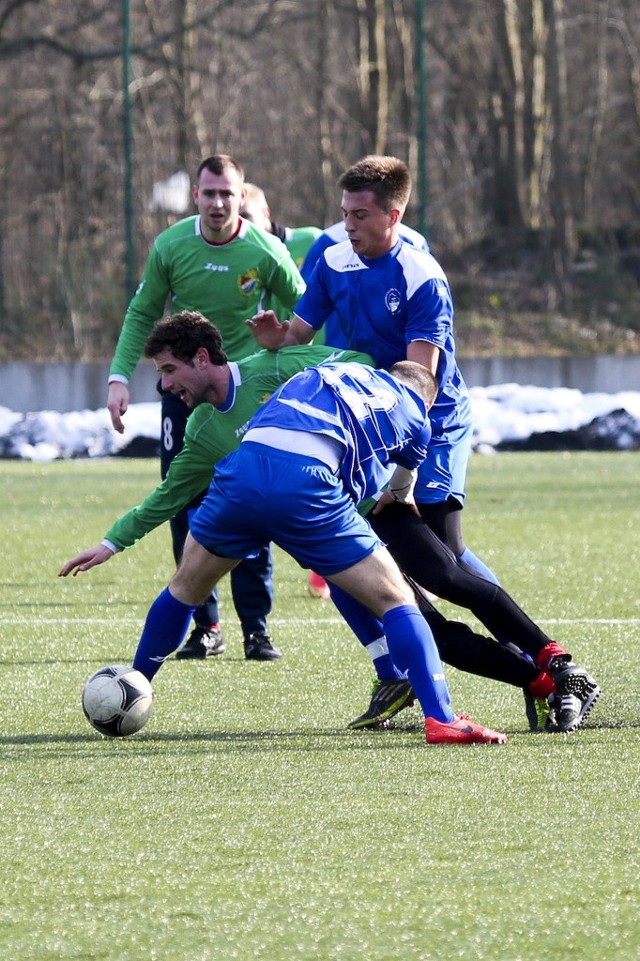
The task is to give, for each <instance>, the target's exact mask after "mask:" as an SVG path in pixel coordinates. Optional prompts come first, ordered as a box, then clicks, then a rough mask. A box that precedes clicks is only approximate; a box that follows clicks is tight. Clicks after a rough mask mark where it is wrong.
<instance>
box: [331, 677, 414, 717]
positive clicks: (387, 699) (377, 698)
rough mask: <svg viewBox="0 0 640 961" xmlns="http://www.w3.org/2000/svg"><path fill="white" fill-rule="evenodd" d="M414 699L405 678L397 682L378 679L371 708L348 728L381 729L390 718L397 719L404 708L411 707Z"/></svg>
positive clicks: (374, 683)
mask: <svg viewBox="0 0 640 961" xmlns="http://www.w3.org/2000/svg"><path fill="white" fill-rule="evenodd" d="M414 698H415V694H414V693H413V688H412V687H411V684H410V683H409V681H407V680H405V679H404V678H401V679H400V680H397V681H380V680H379V679H378V678H376V679H375V681H374V682H373V687H372V689H371V701H370V703H369V707H368V708H367V710H366V711H365V712H364V714H361V715H360V717H357V718H356V719H355V721H351V722H350V723H349V724H348V725H347V727H350V728H353V729H354V730H360V729H361V728H366V727H376V728H380V729H381V728H382V726H383V724H385V722H386V721H388V720H389V718H391V717H395V715H396V714H397V713H398V712H399V711H402V710H403V708H405V707H411V705H412V704H413V702H414Z"/></svg>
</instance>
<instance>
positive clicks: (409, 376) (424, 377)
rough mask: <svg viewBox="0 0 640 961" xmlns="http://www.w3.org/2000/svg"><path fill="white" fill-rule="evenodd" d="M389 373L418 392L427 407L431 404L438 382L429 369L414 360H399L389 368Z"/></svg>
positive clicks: (435, 394) (436, 391) (434, 397)
mask: <svg viewBox="0 0 640 961" xmlns="http://www.w3.org/2000/svg"><path fill="white" fill-rule="evenodd" d="M389 373H390V374H391V376H392V377H395V379H396V380H399V381H400V382H401V383H402V384H406V386H407V387H410V388H411V390H413V391H414V392H415V393H416V394H419V395H420V397H422V399H423V400H424V402H425V404H426V405H427V407H428V408H430V407H432V406H433V402H434V401H435V399H436V396H437V393H438V383H437V381H436V379H435V377H434V376H433V374H432V373H431V371H430V370H428V369H427V368H426V367H424V366H423V365H422V364H417V363H416V362H415V361H414V360H399V361H398V362H397V364H394V365H393V366H392V367H390V368H389Z"/></svg>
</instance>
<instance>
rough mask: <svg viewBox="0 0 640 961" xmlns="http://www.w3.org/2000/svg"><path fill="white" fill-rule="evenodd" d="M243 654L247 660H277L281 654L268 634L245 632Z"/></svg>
mask: <svg viewBox="0 0 640 961" xmlns="http://www.w3.org/2000/svg"><path fill="white" fill-rule="evenodd" d="M244 656H245V660H247V661H277V660H278V658H279V657H282V654H281V653H280V651H279V650H278V648H277V647H274V646H273V641H272V640H271V638H270V637H269V635H268V634H247V636H246V637H245V639H244Z"/></svg>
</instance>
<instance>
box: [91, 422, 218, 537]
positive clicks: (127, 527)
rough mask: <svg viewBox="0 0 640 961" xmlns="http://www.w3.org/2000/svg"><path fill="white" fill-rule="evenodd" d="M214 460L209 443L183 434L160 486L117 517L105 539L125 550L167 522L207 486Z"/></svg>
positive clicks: (215, 458) (209, 481)
mask: <svg viewBox="0 0 640 961" xmlns="http://www.w3.org/2000/svg"><path fill="white" fill-rule="evenodd" d="M216 460H217V457H216V455H215V454H214V453H212V450H211V445H210V444H206V443H201V442H199V441H198V440H194V439H193V438H190V437H189V436H188V435H187V434H185V445H184V447H183V448H182V450H181V451H180V453H179V454H178V455H177V457H175V458H174V459H173V460H172V462H171V466H170V467H169V470H168V472H167V476H166V477H165V479H164V480H163V481H162V483H161V484H158V486H157V487H156V489H155V490H154V491H152V492H151V494H149V495H148V497H145V499H144V500H143V501H142V503H140V504H138V506H137V507H134V508H132V510H130V511H128V512H127V513H126V514H123V515H122V517H120V518H118V520H117V521H116V522H115V524H113V525H112V526H111V527H110V528H109V530H108V531H107V533H106V534H105V540H108V541H111V543H112V544H115V546H116V547H117V548H118V549H119V550H124V549H125V548H126V547H131V546H132V545H133V544H135V542H136V541H138V540H140V538H141V537H144V535H145V534H148V533H149V531H152V530H154V528H156V527H159V526H160V524H163V523H164V522H165V521H168V520H169V519H170V518H171V517H173V516H174V515H175V514H177V513H178V511H179V510H181V509H182V508H183V507H186V505H187V504H188V503H189V502H190V501H192V500H193V498H194V497H196V496H197V495H198V494H200V493H201V492H202V491H204V490H206V489H207V488H208V487H209V484H210V483H211V478H212V477H213V468H214V464H215V461H216Z"/></svg>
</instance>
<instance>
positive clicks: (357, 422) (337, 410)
mask: <svg viewBox="0 0 640 961" xmlns="http://www.w3.org/2000/svg"><path fill="white" fill-rule="evenodd" d="M435 390H436V388H435V382H434V379H433V377H432V376H431V375H430V374H429V373H428V372H427V371H425V369H424V368H423V367H421V366H420V365H418V364H414V363H411V362H410V361H403V362H401V363H399V364H397V365H395V366H394V367H393V368H392V370H391V372H389V373H387V372H386V371H374V370H372V369H370V368H367V367H363V366H360V365H352V364H342V365H325V366H323V367H316V368H310V369H309V370H307V371H305V372H303V373H301V374H298V375H296V376H295V377H293V378H292V379H291V380H290V381H288V382H287V383H286V384H284V385H283V386H282V387H281V388H279V390H278V391H277V392H276V393H275V394H274V395H273V397H271V398H270V399H269V400H268V401H267V402H266V403H265V404H264V405H263V407H262V408H261V409H260V410H259V411H258V413H257V414H256V415H255V416H254V417H253V418H252V420H251V422H250V425H249V430H248V431H247V433H246V434H245V436H244V438H243V440H242V443H241V444H240V446H239V448H238V450H237V451H236V452H235V453H233V454H230V455H229V456H227V457H225V458H224V459H223V460H222V461H220V462H219V464H218V465H217V469H216V474H215V477H214V479H213V481H212V483H211V487H210V488H209V491H208V493H207V495H206V497H205V499H204V501H203V503H202V505H201V507H200V508H199V509H198V511H197V512H196V514H195V515H194V517H193V519H192V522H191V533H190V535H189V537H188V539H187V542H186V544H185V549H184V553H183V557H182V561H181V564H180V566H179V568H178V570H177V572H176V574H175V575H174V577H173V579H172V581H171V583H170V585H169V587H168V588H165V590H164V591H163V592H162V593H161V594H160V596H159V597H158V598H157V599H156V601H155V602H154V603H153V605H152V606H151V609H150V611H149V614H148V616H147V620H146V623H145V627H144V630H143V633H142V637H141V639H140V643H139V646H138V650H137V652H136V656H135V659H134V667H135V668H136V669H137V670H139V671H141V672H142V673H143V674H145V676H147V677H148V678H149V679H151V678H152V677H153V676H154V674H155V673H156V671H157V670H158V669H159V667H160V666H161V664H162V663H163V661H164V660H165V659H166V658H167V657H168V656H169V655H170V654H171V653H172V652H173V651H174V650H176V648H177V647H178V646H179V645H180V643H181V642H182V640H183V638H184V636H185V634H186V631H187V628H188V626H189V623H190V618H191V615H192V613H193V610H194V608H195V607H196V606H197V605H198V604H199V603H200V602H201V600H202V598H203V597H206V596H207V594H208V592H209V591H210V590H211V589H212V588H213V587H214V586H215V585H216V584H217V582H218V581H219V580H220V578H221V577H222V576H223V575H224V574H226V573H227V572H228V571H230V570H232V569H233V567H235V566H236V564H238V563H239V562H240V561H241V560H242V559H243V558H245V557H248V556H251V555H252V554H254V553H255V552H256V551H258V550H259V549H260V548H261V547H262V546H263V545H264V544H266V543H268V542H269V541H271V540H273V541H274V542H275V543H276V544H278V545H279V546H280V547H281V548H282V549H283V550H285V551H287V553H289V554H290V555H291V556H292V557H293V558H294V559H295V560H297V561H298V563H299V564H300V565H301V566H303V567H307V568H312V569H313V570H315V571H317V572H318V573H319V574H321V575H322V576H323V577H325V578H326V579H327V580H329V581H330V582H331V583H333V584H336V585H338V587H340V588H341V589H342V590H344V591H346V592H347V593H348V594H349V595H351V596H352V597H354V598H356V600H358V601H360V602H361V603H362V604H365V605H366V606H367V607H369V608H370V609H371V611H372V612H373V613H374V614H375V615H376V616H377V617H379V618H380V619H381V620H382V623H383V625H384V631H385V636H386V638H387V643H388V646H389V652H390V654H391V656H392V658H393V661H394V663H395V664H396V665H397V666H398V668H399V669H400V670H401V671H406V672H407V676H408V678H409V680H410V682H411V685H412V688H413V690H414V691H415V694H416V697H417V698H418V701H419V702H420V705H421V707H422V709H423V711H424V714H425V735H426V740H427V743H428V744H431V743H466V744H473V743H504V742H505V741H506V740H507V738H506V735H504V734H500V733H498V732H496V731H492V730H490V729H488V728H485V727H482V726H481V725H478V724H474V723H473V722H472V721H471V720H470V719H468V718H465V717H460V716H457V715H456V714H455V713H454V711H453V710H452V707H451V700H450V696H449V691H448V688H447V684H446V681H445V677H444V670H443V666H442V662H441V660H440V656H439V654H438V651H437V648H436V645H435V642H434V639H433V635H432V633H431V631H430V629H429V627H428V626H427V623H426V621H425V620H424V618H423V617H422V615H421V614H420V612H419V610H418V608H417V606H416V604H415V600H414V595H413V592H412V590H411V588H410V587H409V586H408V584H407V583H406V582H405V581H404V579H403V577H402V574H401V573H400V570H399V568H398V567H397V565H396V563H395V561H394V560H393V559H392V557H391V555H390V554H389V553H388V551H387V550H386V548H385V547H384V546H383V545H382V543H381V541H380V540H379V539H378V537H377V536H376V535H375V534H374V533H373V531H372V529H371V527H370V525H369V524H368V522H367V521H366V520H365V519H364V518H363V517H361V515H360V514H359V513H358V511H357V509H356V504H358V503H359V502H361V501H362V500H364V499H365V498H366V497H369V496H372V495H373V494H375V493H377V492H378V491H380V490H381V489H382V488H383V487H384V486H385V484H386V483H387V481H388V480H389V476H390V471H391V468H392V467H393V466H395V471H394V472H393V474H392V476H391V480H390V482H389V490H388V492H387V493H385V494H384V495H383V496H382V498H381V500H380V502H379V505H378V507H377V508H376V510H383V509H384V507H385V505H387V504H389V503H392V502H393V501H396V500H397V501H401V502H403V503H409V504H410V503H411V502H412V490H413V484H414V480H415V469H416V468H417V467H418V465H419V464H420V463H421V462H422V460H423V459H424V457H425V455H426V450H427V444H428V441H429V438H430V436H431V428H430V426H429V420H428V416H427V413H428V409H429V406H430V404H431V403H432V402H433V397H434V395H435Z"/></svg>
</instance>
